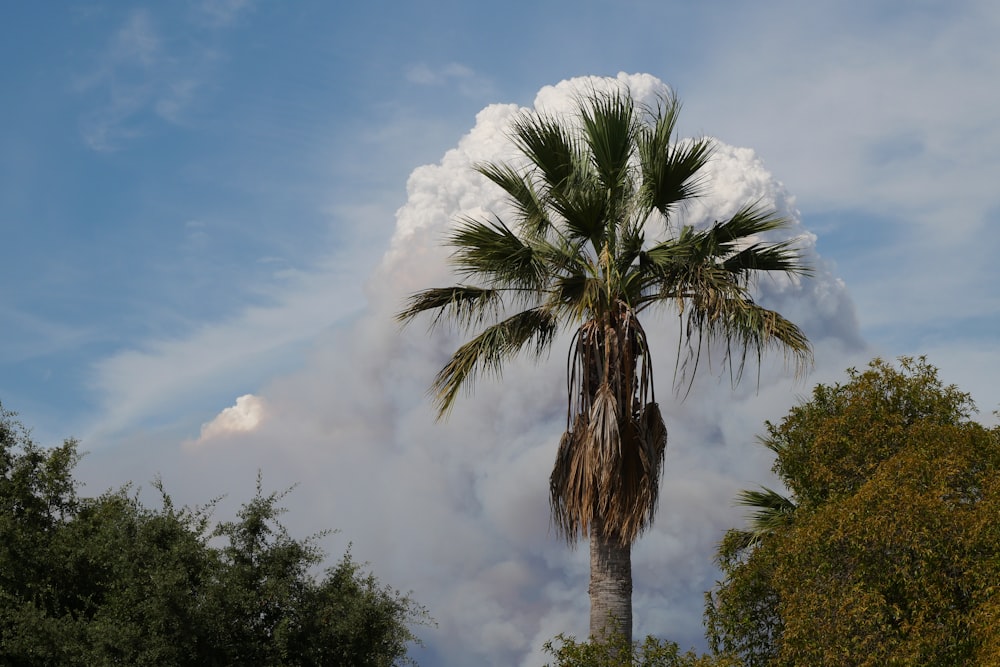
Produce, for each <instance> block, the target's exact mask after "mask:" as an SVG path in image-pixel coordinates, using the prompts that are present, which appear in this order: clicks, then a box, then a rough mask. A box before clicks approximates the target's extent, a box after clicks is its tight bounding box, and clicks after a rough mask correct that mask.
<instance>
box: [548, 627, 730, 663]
mask: <svg viewBox="0 0 1000 667" xmlns="http://www.w3.org/2000/svg"><path fill="white" fill-rule="evenodd" d="M543 650H544V651H545V653H546V654H548V655H551V656H552V657H553V658H555V660H556V662H555V663H554V664H547V665H546V666H545V667H737V663H736V662H735V661H734V660H733V659H731V658H727V657H725V656H711V655H698V654H697V653H695V652H694V651H686V652H684V653H681V650H680V648H679V647H678V645H677V644H676V643H675V642H671V641H666V640H662V639H658V638H657V637H653V636H652V635H650V636H647V637H646V639H645V640H643V641H642V642H629V641H628V639H627V638H626V637H625V636H624V635H622V634H620V633H614V634H612V635H611V636H608V637H604V638H602V640H601V641H588V642H578V641H577V640H576V639H575V638H574V637H571V636H567V635H557V636H556V637H555V638H554V639H553V640H551V641H548V642H546V643H545V645H544V646H543Z"/></svg>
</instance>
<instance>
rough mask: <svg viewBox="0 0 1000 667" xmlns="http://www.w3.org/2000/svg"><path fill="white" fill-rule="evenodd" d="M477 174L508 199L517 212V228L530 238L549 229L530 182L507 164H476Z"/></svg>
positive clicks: (542, 207)
mask: <svg viewBox="0 0 1000 667" xmlns="http://www.w3.org/2000/svg"><path fill="white" fill-rule="evenodd" d="M473 169H475V170H476V171H477V172H479V173H480V174H482V175H483V176H485V177H486V178H488V179H490V180H491V181H493V182H494V183H496V184H497V185H499V186H500V187H501V188H503V190H504V192H506V193H507V195H508V196H509V197H510V201H511V203H512V204H514V207H515V209H516V210H517V212H518V222H519V228H520V229H523V230H524V231H525V232H526V233H527V234H528V235H530V236H540V235H542V234H544V233H545V231H546V230H547V229H549V228H550V227H551V224H552V223H551V221H550V220H549V216H548V212H547V211H546V209H545V204H544V203H543V202H542V200H541V198H540V196H539V194H538V192H537V191H536V190H535V188H534V186H533V185H532V183H531V180H530V179H529V178H528V177H527V176H524V175H522V174H520V173H518V172H517V171H516V170H515V169H514V168H513V167H511V166H510V165H507V164H497V163H493V162H488V163H482V164H477V165H475V166H474V167H473Z"/></svg>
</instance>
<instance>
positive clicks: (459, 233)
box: [448, 218, 548, 290]
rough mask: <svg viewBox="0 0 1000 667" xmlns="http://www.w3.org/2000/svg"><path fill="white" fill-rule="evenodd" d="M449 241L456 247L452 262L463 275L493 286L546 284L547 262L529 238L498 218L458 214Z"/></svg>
mask: <svg viewBox="0 0 1000 667" xmlns="http://www.w3.org/2000/svg"><path fill="white" fill-rule="evenodd" d="M448 244H449V245H451V246H453V247H454V248H455V252H454V253H453V254H452V257H451V263H452V265H453V266H454V267H455V271H456V272H457V273H458V274H459V275H461V276H463V277H465V278H479V279H481V280H483V282H485V283H486V284H487V285H490V286H493V287H496V286H501V287H506V288H515V289H524V290H540V289H542V288H543V287H544V286H545V281H546V276H547V273H548V266H547V265H546V264H545V263H544V262H542V261H540V259H539V258H538V257H536V255H535V252H534V249H533V248H532V245H531V244H530V243H529V242H526V241H524V240H522V239H521V238H520V237H519V236H518V235H517V234H515V233H514V232H512V231H511V230H510V229H509V228H508V227H507V226H506V225H504V224H503V221H501V220H499V219H497V220H495V221H494V222H489V223H487V222H481V221H479V220H474V219H471V218H461V219H459V221H458V226H457V227H456V228H455V230H454V231H453V232H452V233H451V235H450V236H449V237H448Z"/></svg>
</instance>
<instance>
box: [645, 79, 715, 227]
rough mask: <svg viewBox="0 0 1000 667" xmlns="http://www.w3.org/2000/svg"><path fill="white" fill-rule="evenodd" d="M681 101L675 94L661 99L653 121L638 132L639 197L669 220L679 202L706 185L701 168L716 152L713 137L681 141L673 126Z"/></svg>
mask: <svg viewBox="0 0 1000 667" xmlns="http://www.w3.org/2000/svg"><path fill="white" fill-rule="evenodd" d="M679 112H680V102H679V101H678V100H677V98H676V97H673V96H668V97H664V98H661V99H660V100H659V102H658V104H657V107H656V109H655V110H653V111H652V114H653V120H652V123H651V124H650V125H647V126H646V127H645V128H644V129H643V131H642V132H641V133H640V135H639V140H638V155H639V164H640V169H641V172H642V184H641V185H640V187H639V190H638V192H637V193H636V195H637V200H638V203H639V205H640V206H641V207H642V209H643V210H645V211H647V212H650V213H651V212H652V211H659V212H660V213H661V214H662V215H663V216H664V217H665V218H667V219H668V220H669V218H670V216H671V215H672V213H673V212H674V210H675V209H676V207H677V205H678V204H680V203H682V202H684V201H685V200H688V199H691V198H693V197H697V196H698V195H699V194H700V193H701V190H702V188H703V187H704V185H705V181H704V176H703V175H702V174H701V171H702V169H703V168H704V167H705V165H706V164H707V163H708V160H709V159H710V158H711V157H712V153H713V151H714V147H713V143H712V141H711V140H710V139H694V140H690V141H688V142H685V143H678V142H676V140H675V138H674V128H675V126H676V123H677V115H678V113H679Z"/></svg>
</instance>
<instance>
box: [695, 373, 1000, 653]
mask: <svg viewBox="0 0 1000 667" xmlns="http://www.w3.org/2000/svg"><path fill="white" fill-rule="evenodd" d="M973 411H974V405H973V403H972V400H971V398H970V397H969V395H968V394H966V393H963V392H961V391H960V390H959V389H958V388H956V387H954V386H944V385H943V384H942V383H941V381H940V380H939V379H938V376H937V370H936V369H935V368H934V367H933V366H931V365H930V364H928V363H927V362H926V360H924V359H917V360H914V359H909V358H903V359H901V361H900V364H899V366H898V367H895V366H893V365H891V364H888V363H886V362H884V361H881V360H877V359H876V360H875V361H873V362H872V363H871V364H870V366H869V367H868V368H867V369H866V370H864V371H857V370H851V371H849V381H848V382H846V383H844V384H835V385H832V386H827V385H819V386H817V387H816V388H815V390H814V391H813V394H812V398H811V400H809V401H807V402H804V403H802V404H801V405H799V406H797V407H795V408H793V409H792V410H791V411H790V412H789V413H788V415H787V416H786V417H785V418H784V420H782V421H781V422H780V423H778V424H772V423H768V424H767V435H766V436H765V437H764V438H762V443H763V444H764V445H765V446H766V447H768V448H769V449H771V450H772V451H773V452H774V453H775V456H776V461H775V465H774V470H775V472H776V473H777V474H778V476H779V477H780V479H781V481H782V482H783V483H784V485H785V486H786V487H787V489H788V490H789V491H790V492H791V495H790V496H789V497H785V496H783V495H782V494H780V493H777V492H774V491H771V490H769V489H763V490H760V491H753V492H745V493H744V494H743V495H742V496H741V502H742V503H743V504H745V505H749V506H751V507H754V508H755V509H756V514H754V515H753V516H752V517H751V522H750V526H749V528H748V529H746V530H733V531H730V532H729V533H728V534H727V536H726V538H725V539H724V540H723V542H722V544H721V546H720V549H719V552H718V560H719V564H720V566H721V568H722V572H723V579H722V581H720V582H719V584H718V586H717V588H716V589H715V590H714V591H713V592H711V593H710V594H709V595H708V599H707V606H706V621H707V627H708V634H709V639H710V641H711V643H712V645H713V648H714V650H715V651H716V652H717V653H719V654H730V655H733V656H737V657H738V658H739V659H741V661H742V663H743V664H744V665H747V666H748V667H750V666H757V665H776V666H786V665H787V666H792V665H834V666H836V665H845V666H846V665H851V666H857V665H872V666H874V665H925V666H933V665H940V666H945V665H972V664H975V665H1000V594H998V588H997V581H1000V522H998V521H997V517H998V516H1000V429H998V428H993V429H988V428H985V427H984V426H982V425H980V424H978V423H976V422H975V421H972V419H971V415H972V414H973Z"/></svg>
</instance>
